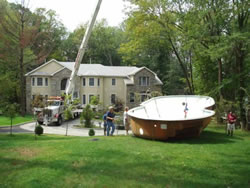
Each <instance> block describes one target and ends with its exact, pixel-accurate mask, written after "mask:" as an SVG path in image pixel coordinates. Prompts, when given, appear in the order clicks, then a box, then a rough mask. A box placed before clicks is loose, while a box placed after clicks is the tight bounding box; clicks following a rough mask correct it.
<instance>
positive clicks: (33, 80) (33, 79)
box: [32, 78, 36, 86]
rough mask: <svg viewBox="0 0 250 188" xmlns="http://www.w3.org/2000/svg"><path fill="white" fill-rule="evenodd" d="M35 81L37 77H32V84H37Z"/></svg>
mask: <svg viewBox="0 0 250 188" xmlns="http://www.w3.org/2000/svg"><path fill="white" fill-rule="evenodd" d="M35 81H36V79H35V78H32V86H35Z"/></svg>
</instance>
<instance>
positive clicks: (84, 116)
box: [81, 104, 94, 128]
mask: <svg viewBox="0 0 250 188" xmlns="http://www.w3.org/2000/svg"><path fill="white" fill-rule="evenodd" d="M93 117H94V113H93V111H92V109H91V107H90V105H89V104H88V105H87V106H86V107H85V108H84V109H83V112H82V113H81V121H82V120H85V122H84V124H85V127H87V128H91V127H92V123H91V120H92V119H93Z"/></svg>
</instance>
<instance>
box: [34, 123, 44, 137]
mask: <svg viewBox="0 0 250 188" xmlns="http://www.w3.org/2000/svg"><path fill="white" fill-rule="evenodd" d="M35 133H36V134H37V135H39V136H40V135H41V134H43V128H42V127H41V126H40V125H38V126H36V128H35Z"/></svg>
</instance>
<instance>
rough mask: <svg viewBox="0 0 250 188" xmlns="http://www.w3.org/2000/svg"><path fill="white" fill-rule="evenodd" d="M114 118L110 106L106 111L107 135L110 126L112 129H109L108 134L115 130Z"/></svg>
mask: <svg viewBox="0 0 250 188" xmlns="http://www.w3.org/2000/svg"><path fill="white" fill-rule="evenodd" d="M114 118H115V113H114V109H113V107H112V106H110V107H109V112H108V113H107V136H109V133H110V128H111V127H112V130H111V133H110V135H111V136H113V134H114V132H115V125H114Z"/></svg>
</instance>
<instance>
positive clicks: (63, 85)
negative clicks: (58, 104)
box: [61, 78, 68, 90]
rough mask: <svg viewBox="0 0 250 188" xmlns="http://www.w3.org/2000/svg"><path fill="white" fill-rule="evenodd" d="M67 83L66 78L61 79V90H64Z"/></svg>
mask: <svg viewBox="0 0 250 188" xmlns="http://www.w3.org/2000/svg"><path fill="white" fill-rule="evenodd" d="M67 81H68V79H67V78H64V79H62V81H61V90H65V89H66V85H67Z"/></svg>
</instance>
